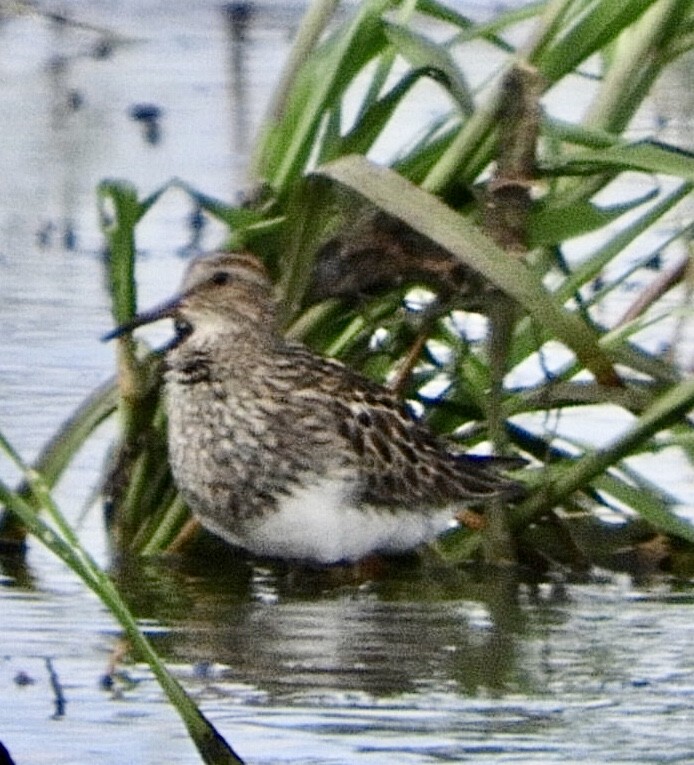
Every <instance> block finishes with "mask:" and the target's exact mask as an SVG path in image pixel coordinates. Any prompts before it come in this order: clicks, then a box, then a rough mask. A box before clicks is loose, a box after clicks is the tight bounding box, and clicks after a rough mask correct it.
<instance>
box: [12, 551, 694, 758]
mask: <svg viewBox="0 0 694 765" xmlns="http://www.w3.org/2000/svg"><path fill="white" fill-rule="evenodd" d="M117 580H118V583H119V586H120V587H121V589H122V590H123V591H124V592H125V593H126V595H127V597H128V599H129V600H130V602H131V603H132V606H133V608H134V609H135V611H136V612H137V613H138V616H139V618H140V619H141V622H142V623H143V625H145V627H146V629H147V630H148V631H149V634H150V637H151V639H152V640H153V641H154V643H155V645H156V646H157V648H158V650H159V651H160V652H161V653H162V655H163V656H165V657H166V659H167V661H168V663H169V665H170V666H171V667H172V668H173V670H174V672H175V674H176V675H177V676H178V677H179V678H180V679H181V680H182V682H183V683H184V685H185V686H186V687H187V688H188V689H189V690H190V692H191V693H192V694H193V696H194V698H195V699H196V700H197V701H198V702H199V703H200V704H201V705H202V708H203V710H204V711H205V713H206V714H208V715H209V716H210V717H211V719H212V720H213V721H214V722H215V724H216V725H217V726H218V727H219V728H220V730H221V731H222V732H223V733H224V735H225V736H227V737H228V739H229V740H230V741H231V742H232V743H233V745H234V746H235V748H236V749H237V750H238V751H239V752H240V753H241V754H242V755H243V756H244V757H246V758H247V759H248V761H249V762H259V763H263V762H267V763H274V762H331V763H332V762H334V763H354V762H365V763H366V762H384V763H385V762H396V761H397V762H427V761H430V760H433V761H436V760H441V759H443V760H445V761H456V762H459V761H467V760H469V759H473V760H474V761H475V762H517V761H522V762H524V763H535V762H538V763H540V762H542V763H560V762H561V763H566V762H576V763H595V762H630V763H647V762H673V763H675V762H679V763H685V762H690V761H691V753H692V751H694V729H692V727H691V724H690V723H691V710H692V698H694V661H693V659H694V656H693V655H692V653H693V651H694V649H693V648H692V646H693V645H694V623H693V622H692V620H691V612H692V611H691V609H692V605H693V604H694V593H692V591H691V590H685V591H683V592H681V593H677V592H675V591H672V590H671V589H669V588H665V587H664V586H661V587H662V588H659V587H658V586H657V585H654V586H653V587H652V589H650V590H647V589H646V590H640V591H639V590H635V589H633V588H632V587H631V586H630V585H629V584H628V582H627V581H626V580H619V581H613V582H611V583H604V584H601V585H574V586H570V587H569V588H568V590H567V591H566V592H564V591H563V590H555V589H553V588H552V587H550V586H549V585H540V586H539V587H537V586H533V587H531V586H528V585H521V586H518V587H517V586H515V585H514V584H513V583H512V582H510V581H509V580H508V579H506V578H503V577H502V578H498V577H493V576H489V572H486V574H485V575H484V576H479V575H477V574H476V573H475V572H468V573H461V572H451V571H446V570H438V569H437V568H431V567H429V566H425V567H424V568H423V569H421V570H419V571H417V572H414V571H413V570H412V569H411V567H405V568H403V569H402V570H398V568H397V567H396V568H394V569H392V570H391V571H390V572H389V573H388V576H387V577H386V578H385V579H383V580H379V581H375V582H371V583H362V584H357V583H350V582H349V581H348V580H343V581H340V580H336V579H335V577H334V575H332V574H327V573H325V572H286V571H283V572H278V571H273V570H270V569H266V568H262V569H261V568H253V567H250V566H246V565H245V564H243V563H239V564H238V565H231V564H229V563H227V565H223V566H217V565H216V564H215V565H214V566H213V567H212V570H210V569H209V568H208V570H207V571H200V570H198V571H191V570H190V569H186V568H181V567H179V566H177V565H176V564H175V561H174V562H171V561H166V562H160V563H159V564H155V563H149V564H147V565H144V564H142V562H140V563H138V564H137V565H135V564H129V565H127V566H122V567H121V569H120V570H119V571H118V573H117ZM2 581H3V580H0V582H2ZM4 584H5V587H4V589H3V590H2V601H3V620H4V624H7V625H8V627H9V630H5V631H4V632H3V634H2V648H1V649H0V655H1V656H2V659H0V687H1V688H2V690H3V698H4V699H5V700H6V701H7V703H5V704H3V705H2V709H1V710H0V730H2V731H3V734H2V735H3V736H4V737H5V743H6V744H8V745H9V746H10V748H11V751H13V754H14V755H15V756H17V754H19V753H26V754H28V755H30V757H26V759H25V761H30V762H37V761H41V760H37V759H36V758H35V754H36V750H37V747H43V744H41V742H43V741H46V740H48V739H49V740H50V741H51V745H52V747H53V749H52V752H53V754H54V755H55V751H56V748H57V751H59V752H63V753H64V757H63V758H62V759H61V758H58V759H51V760H45V761H50V762H74V761H75V760H74V752H75V751H78V752H89V753H95V752H96V753H99V760H98V761H99V762H114V763H115V762H122V761H123V753H124V752H125V753H126V754H127V755H128V756H129V757H130V758H131V760H130V761H133V762H160V761H161V752H165V753H166V761H167V762H181V763H183V762H193V761H196V760H195V756H194V755H193V754H192V753H191V750H190V747H189V745H188V744H187V742H186V741H185V736H184V734H183V732H182V731H181V726H180V723H179V722H178V720H177V719H176V718H175V716H174V715H173V713H171V711H170V710H169V709H168V708H167V707H166V705H165V704H163V702H162V699H161V693H160V691H159V689H158V687H157V685H156V683H155V682H154V680H153V679H152V678H151V676H150V675H149V673H148V671H147V670H145V669H144V668H143V667H141V666H139V665H130V664H128V663H125V664H121V669H122V670H123V673H124V674H123V675H122V676H120V677H116V680H115V685H114V686H113V688H112V689H110V690H104V689H103V688H101V687H100V686H99V680H100V678H101V677H102V675H103V673H104V672H105V671H106V668H107V666H108V663H109V652H110V651H112V650H113V648H114V645H115V644H116V640H115V633H114V631H113V629H112V627H111V624H110V620H109V619H108V617H107V616H106V615H105V614H104V613H103V610H102V609H101V608H100V607H99V606H98V604H97V603H96V602H94V601H93V600H89V599H86V600H85V598H84V595H83V593H81V592H79V588H75V591H73V592H53V593H52V594H48V593H42V592H40V591H39V592H31V591H29V590H26V589H24V588H20V587H17V586H16V584H15V583H13V582H11V581H10V580H4ZM63 586H64V585H63ZM46 658H50V659H51V661H52V665H53V667H54V669H55V672H56V674H57V676H58V678H59V680H60V682H61V684H62V687H63V689H64V694H65V697H66V700H67V704H66V707H65V715H64V717H63V718H62V719H61V720H60V723H59V724H58V723H57V721H56V720H55V719H53V716H54V711H55V693H54V691H53V689H52V688H51V684H50V681H49V677H48V673H47V669H46ZM20 673H24V674H25V675H26V677H28V678H29V680H30V682H28V683H25V684H19V683H18V676H19V674H20ZM95 724H97V725H99V736H98V741H97V742H94V741H91V742H90V743H87V741H88V739H89V736H90V735H91V736H92V737H93V731H94V726H95ZM126 726H127V727H126ZM29 732H30V736H31V739H30V740H29V739H28V738H27V734H28V733H29ZM124 739H127V740H124ZM32 742H33V743H32ZM157 749H158V750H159V751H160V755H159V757H157V756H156V755H155V754H154V753H155V752H156V751H157ZM69 752H71V753H72V754H68V753H69ZM109 752H110V754H109ZM114 753H117V757H116V758H115V759H114ZM656 753H657V754H656ZM18 761H22V760H21V759H20V760H18Z"/></svg>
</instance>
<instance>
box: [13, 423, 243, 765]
mask: <svg viewBox="0 0 694 765" xmlns="http://www.w3.org/2000/svg"><path fill="white" fill-rule="evenodd" d="M0 450H1V451H2V452H4V454H5V455H6V457H7V458H9V460H10V461H11V462H13V463H14V464H15V465H16V466H17V467H18V468H19V469H20V470H21V471H22V473H23V474H24V478H25V480H26V482H27V484H28V486H29V487H30V489H31V492H32V497H33V500H34V504H35V505H36V506H38V507H40V508H41V509H43V510H44V511H45V513H46V515H47V517H48V518H49V519H50V521H51V522H50V523H49V522H48V521H46V520H43V519H42V518H41V517H39V515H38V512H37V510H36V508H35V507H34V506H32V504H30V503H29V502H27V501H26V500H25V499H23V498H22V497H21V496H20V495H19V494H18V493H17V492H14V491H12V490H11V489H10V488H8V487H7V486H6V485H5V484H4V483H3V482H2V481H0V502H2V503H3V504H5V506H6V507H7V508H8V509H9V510H10V511H11V512H13V513H15V514H16V515H17V516H19V518H20V520H21V521H22V523H23V524H24V525H25V526H26V528H27V529H29V531H30V532H31V533H32V534H33V535H34V536H35V537H36V538H37V539H38V540H39V541H40V542H41V543H42V544H43V545H45V546H46V547H47V548H48V549H49V550H50V551H51V552H52V553H53V554H54V555H56V556H57V557H58V558H60V559H61V560H62V561H63V562H64V563H66V564H67V565H68V566H69V567H70V568H71V569H72V570H73V571H74V572H75V573H76V574H77V575H78V576H79V577H80V579H82V581H83V582H84V583H85V584H86V585H87V587H89V589H91V590H92V591H93V592H94V593H96V595H97V596H98V597H99V599H100V600H101V602H102V603H103V604H104V605H105V606H106V607H107V608H108V609H109V610H110V611H111V613H112V614H113V615H114V617H115V618H116V619H117V620H118V622H119V623H120V625H121V627H122V628H123V630H124V632H125V634H126V635H127V636H128V639H129V640H130V642H131V644H132V646H133V647H134V648H135V650H136V651H137V652H138V653H139V654H140V655H141V656H142V657H143V658H144V660H145V661H146V662H147V664H148V665H149V667H150V669H151V670H152V673H153V674H154V676H155V677H156V678H157V680H158V681H159V684H160V685H161V687H162V689H163V691H164V693H166V695H167V697H168V699H169V701H170V702H171V703H172V704H173V705H174V707H175V708H176V710H177V711H178V713H179V715H180V716H181V719H182V720H183V722H184V724H185V726H186V728H187V729H188V733H189V735H190V737H191V739H192V740H193V743H194V744H195V746H196V747H197V749H198V752H199V753H200V756H201V757H202V760H203V762H205V763H207V765H243V760H242V759H241V758H240V757H239V756H238V755H237V754H236V752H234V750H233V749H232V748H231V747H230V746H229V744H228V743H227V742H226V741H225V740H224V738H223V737H222V736H221V735H220V734H219V733H218V732H217V730H216V728H215V727H214V726H213V725H212V724H211V723H210V722H209V720H207V718H206V717H205V716H204V715H203V714H202V712H201V711H200V710H199V709H198V707H197V706H196V705H195V703H194V702H193V700H192V699H191V698H190V696H188V694H187V693H186V691H185V690H184V688H183V687H182V686H181V684H180V683H179V682H178V681H177V680H176V679H175V678H174V677H173V676H172V675H171V674H170V673H169V671H168V670H167V668H166V667H165V666H164V664H163V662H162V661H161V659H160V658H159V656H158V655H157V653H156V651H155V650H154V648H153V647H152V645H151V643H150V642H149V640H148V639H147V638H146V637H145V636H144V635H143V634H142V633H141V632H140V630H139V628H138V626H137V622H136V621H135V618H134V617H133V615H132V614H131V613H130V611H129V609H128V607H127V606H126V604H125V602H124V601H123V599H122V598H121V596H120V594H119V593H118V591H117V590H116V588H115V586H114V585H113V582H111V580H110V579H109V578H108V576H107V575H106V574H105V572H104V571H103V570H102V569H101V568H100V567H99V565H98V564H97V563H96V562H95V561H94V559H93V558H92V557H91V556H90V555H89V553H88V552H87V551H86V550H85V549H84V548H83V547H82V545H81V543H80V541H79V539H78V537H77V535H76V534H75V533H74V531H73V530H72V528H71V527H70V525H69V523H68V522H67V521H66V520H65V517H64V516H63V514H62V513H61V512H60V510H59V508H58V507H57V505H56V504H55V502H54V501H53V499H52V497H51V494H50V491H49V489H48V486H47V484H46V483H45V481H44V480H43V479H42V477H41V476H40V474H39V473H37V472H36V471H35V470H32V469H31V468H30V467H28V466H27V465H25V464H24V462H23V461H22V460H21V459H20V457H19V456H18V454H17V453H16V452H15V451H14V449H13V448H12V446H11V445H10V444H9V442H8V441H7V440H6V439H5V437H4V436H3V435H2V433H0Z"/></svg>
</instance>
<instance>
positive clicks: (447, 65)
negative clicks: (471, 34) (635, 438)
mask: <svg viewBox="0 0 694 765" xmlns="http://www.w3.org/2000/svg"><path fill="white" fill-rule="evenodd" d="M384 29H385V33H386V36H387V37H388V40H390V42H391V44H392V45H393V46H394V47H395V49H396V50H397V51H398V53H400V55H401V56H402V57H403V58H405V59H406V60H407V61H409V63H410V65H411V66H412V67H413V68H414V69H429V70H434V71H437V72H440V74H441V75H442V79H443V80H444V82H445V87H446V89H447V90H448V91H449V92H450V94H451V96H452V97H453V98H454V99H455V100H456V102H457V103H458V105H459V106H460V109H461V111H462V113H463V114H466V115H469V114H471V113H472V112H473V111H474V108H475V103H474V99H473V97H472V93H471V91H470V88H469V86H468V84H467V81H466V79H465V76H464V75H463V72H462V71H461V69H460V67H459V66H458V65H457V64H456V63H455V61H454V60H453V57H452V56H451V54H450V53H449V52H448V50H447V49H446V48H445V47H444V46H443V45H441V44H440V43H436V42H434V41H433V40H430V39H429V38H428V37H425V36H424V35H421V34H418V33H417V32H413V31H412V30H411V29H408V28H407V27H403V26H400V25H399V24H393V23H390V22H384Z"/></svg>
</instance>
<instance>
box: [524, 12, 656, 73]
mask: <svg viewBox="0 0 694 765" xmlns="http://www.w3.org/2000/svg"><path fill="white" fill-rule="evenodd" d="M656 2H658V0H620V1H619V2H615V1H614V0H601V2H591V3H583V4H574V6H577V5H583V6H584V8H577V9H575V10H574V8H572V10H573V11H574V18H575V23H573V24H571V25H570V24H568V23H567V24H564V25H563V26H561V27H560V34H559V36H558V40H557V41H556V42H555V43H554V44H553V45H551V46H550V47H549V48H548V49H546V50H543V51H541V55H539V56H537V58H536V60H532V63H534V64H535V65H536V66H537V67H538V68H539V69H540V71H541V72H542V73H543V74H544V75H545V77H547V79H548V80H549V81H550V82H556V81H557V80H558V79H560V78H561V77H563V76H564V75H566V74H568V73H569V72H571V71H573V70H574V69H575V68H576V67H577V66H578V65H579V64H580V63H581V62H582V61H585V60H586V59H587V58H588V57H589V56H591V55H592V54H593V53H596V52H597V51H599V50H600V49H601V48H604V47H605V46H606V45H607V44H608V43H610V42H611V41H612V40H614V39H615V38H616V37H618V36H619V35H620V34H621V33H622V32H623V31H624V30H625V29H626V28H628V27H629V26H630V25H631V24H633V23H634V22H635V21H637V20H638V19H639V18H640V16H641V15H642V14H643V13H644V12H645V11H646V10H647V9H648V8H649V7H650V6H651V5H653V4H654V3H656Z"/></svg>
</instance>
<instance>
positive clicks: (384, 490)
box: [292, 347, 521, 509]
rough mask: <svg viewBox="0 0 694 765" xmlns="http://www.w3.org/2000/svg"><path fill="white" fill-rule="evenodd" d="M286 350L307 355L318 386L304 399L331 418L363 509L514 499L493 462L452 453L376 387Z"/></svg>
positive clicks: (515, 487)
mask: <svg viewBox="0 0 694 765" xmlns="http://www.w3.org/2000/svg"><path fill="white" fill-rule="evenodd" d="M292 351H293V355H294V354H296V356H305V355H307V356H310V361H311V366H312V370H311V371H312V376H313V377H314V381H315V378H320V384H319V385H315V384H314V385H312V386H311V388H310V391H309V389H308V387H307V388H306V389H304V393H305V394H306V395H307V396H310V397H311V398H312V399H313V400H314V402H315V404H316V406H317V407H320V408H323V407H328V409H329V410H330V411H331V413H332V416H333V417H334V423H335V426H336V429H337V433H338V435H339V437H340V439H344V442H345V446H346V447H347V449H346V452H347V454H348V455H349V460H350V462H351V463H352V464H353V465H354V467H356V469H357V471H358V474H359V476H360V486H361V489H360V490H361V497H360V499H362V500H363V501H364V502H369V503H372V504H376V505H382V506H399V507H411V508H413V509H415V508H421V507H422V506H430V507H437V506H445V505H448V504H452V503H460V504H468V505H470V504H480V503H482V502H484V501H486V500H489V499H490V498H492V497H496V496H504V497H510V496H517V495H518V494H519V493H520V492H521V487H520V486H519V484H517V483H516V482H514V481H512V480H510V479H509V478H506V477H504V476H502V475H501V474H500V473H498V472H497V470H496V469H495V458H493V457H478V456H469V455H462V454H456V453H455V452H454V451H452V450H451V448H450V445H449V444H448V443H447V442H446V441H445V440H444V439H442V438H440V437H439V436H437V435H436V434H435V433H433V432H432V431H431V430H430V429H429V428H428V426H427V425H426V424H425V423H422V422H420V421H418V420H416V419H415V418H414V417H413V416H412V414H411V413H410V411H409V409H408V408H407V407H406V406H405V405H404V404H403V403H402V402H401V401H399V400H398V399H397V398H395V396H393V394H392V393H391V392H390V391H389V390H387V389H386V388H384V387H383V386H381V385H378V384H377V383H375V382H373V381H371V380H368V379H366V378H364V377H362V376H361V375H359V374H357V373H355V372H353V371H352V370H349V369H348V368H346V367H344V366H343V365H342V364H339V363H338V362H334V361H331V360H328V359H324V358H321V357H317V356H314V355H313V354H312V353H311V352H310V351H308V350H307V349H305V348H303V347H294V348H293V349H292ZM499 462H500V463H501V465H502V466H503V465H504V463H503V461H501V460H499Z"/></svg>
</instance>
